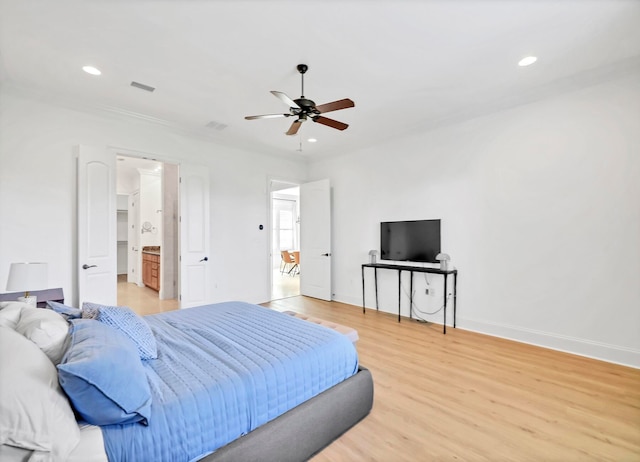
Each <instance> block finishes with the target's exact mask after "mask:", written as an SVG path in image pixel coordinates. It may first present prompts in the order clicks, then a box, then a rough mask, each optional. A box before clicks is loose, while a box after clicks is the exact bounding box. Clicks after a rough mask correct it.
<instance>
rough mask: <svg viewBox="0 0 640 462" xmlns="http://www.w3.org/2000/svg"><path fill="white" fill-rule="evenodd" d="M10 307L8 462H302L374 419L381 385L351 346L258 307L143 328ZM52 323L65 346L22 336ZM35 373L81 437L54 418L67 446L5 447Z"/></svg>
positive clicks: (89, 311) (208, 309)
mask: <svg viewBox="0 0 640 462" xmlns="http://www.w3.org/2000/svg"><path fill="white" fill-rule="evenodd" d="M3 305H4V306H3ZM7 305H10V304H7V303H4V304H3V303H0V326H2V327H0V339H1V340H2V345H1V346H0V352H2V353H1V354H2V357H1V358H0V359H2V361H3V362H2V368H3V376H2V379H1V380H2V385H3V387H2V389H1V390H0V391H1V392H2V394H3V396H2V400H1V401H2V406H3V409H1V411H2V417H0V424H1V425H2V426H0V437H1V438H2V440H1V441H0V443H2V447H0V458H1V459H2V460H5V459H7V460H33V461H35V460H56V456H58V455H62V456H63V457H64V458H65V459H69V460H95V461H99V460H109V461H111V462H113V461H120V460H123V461H124V460H154V461H160V460H172V461H173V460H184V461H191V460H201V461H207V462H214V461H215V462H220V461H238V460H242V461H270V460H273V461H303V460H308V459H309V458H310V457H312V456H313V455H314V454H315V453H317V452H319V451H320V450H322V448H324V447H325V446H326V445H328V444H329V443H331V442H332V441H333V440H334V439H336V438H337V437H339V436H340V435H341V434H342V433H344V432H345V431H347V430H348V429H349V428H351V427H352V426H353V425H355V424H356V423H357V422H359V421H360V420H361V419H363V418H364V417H366V416H367V414H368V413H369V411H370V410H371V407H372V403H373V382H372V378H371V374H370V373H369V371H368V370H367V369H366V368H364V367H362V366H361V365H360V364H359V363H358V358H357V353H356V351H355V347H354V346H353V344H352V342H351V341H350V340H349V339H348V338H347V337H346V336H344V335H342V334H340V333H338V332H335V331H333V330H331V329H327V328H326V327H323V326H320V325H317V324H314V323H310V322H306V321H304V320H300V319H297V318H296V317H294V316H289V315H287V314H283V313H278V312H276V311H273V310H269V309H267V308H263V307H260V306H257V305H251V304H247V303H243V302H228V303H222V304H215V305H207V306H203V307H197V308H190V309H188V310H179V311H175V312H168V313H162V314H158V315H153V316H146V317H144V318H140V317H138V316H137V315H135V314H133V313H132V312H131V311H130V310H128V311H126V310H125V309H123V308H118V307H102V306H99V305H97V306H93V305H88V306H86V307H83V310H82V311H80V310H77V309H75V308H71V307H65V306H64V305H61V304H59V303H57V304H56V303H52V305H51V306H52V308H54V309H53V310H48V309H36V308H31V309H29V310H27V309H24V308H23V309H22V310H17V309H16V305H15V304H13V305H11V306H12V307H13V308H12V310H13V311H12V313H14V314H11V313H10V311H11V310H10V311H6V308H7ZM33 310H36V312H35V313H34V311H33ZM16 311H20V314H19V316H18V317H17V318H16V316H15V312H16ZM45 312H46V317H47V320H46V322H49V323H50V324H51V325H53V319H54V317H56V318H55V324H56V325H58V326H60V329H59V333H58V334H57V340H56V342H57V343H56V342H52V341H51V339H52V338H53V337H56V335H54V334H52V335H49V337H47V338H46V339H44V340H45V341H43V339H42V338H36V337H37V335H34V332H35V331H36V330H37V329H33V328H31V330H29V327H28V326H27V327H25V326H23V325H21V324H22V321H23V318H24V319H25V320H26V321H29V318H30V317H34V316H35V315H38V316H44V313H45ZM123 313H126V316H124V317H125V318H126V322H123V320H122V319H121V318H122V317H123ZM114 314H115V316H114ZM83 316H84V318H83ZM36 317H37V316H36ZM58 318H59V319H58ZM111 318H114V319H115V321H114V319H111ZM3 319H4V321H3ZM60 320H62V321H63V322H64V323H65V325H66V326H67V331H68V332H65V333H64V336H62V335H60V333H62V332H63V330H64V329H62V327H61V326H62V323H60ZM46 322H43V321H42V322H40V326H41V327H42V325H44V324H46ZM118 324H122V325H118ZM131 326H134V327H133V328H132V327H131ZM127 329H129V331H127ZM136 329H141V330H136ZM40 330H43V329H42V328H41V329H40ZM49 330H53V329H52V328H51V327H49ZM114 332H115V334H114ZM30 335H31V338H30ZM41 337H42V335H41ZM60 338H62V341H60ZM123 338H124V340H123ZM140 339H142V341H141V340H140ZM25 341H26V342H27V343H31V345H30V346H27V345H26V344H25V343H24V342H25ZM47 341H48V342H49V344H47ZM38 343H40V344H38ZM53 343H55V344H53ZM45 344H46V345H45ZM34 345H36V348H35V349H34V348H33V346H34ZM123 345H124V346H123ZM154 346H155V349H154V348H153V347H154ZM38 347H39V348H38ZM36 350H37V351H36ZM25 352H26V353H25ZM27 353H28V355H27V356H29V355H30V356H29V357H27V358H23V356H24V355H25V354H27ZM38 353H39V354H41V355H42V354H44V355H46V356H48V358H47V357H46V356H45V359H46V361H48V364H45V361H44V360H43V359H42V356H38ZM16 355H17V356H19V357H20V359H19V360H18V359H16V358H15V357H14V356H16ZM134 356H135V357H134ZM96 358H98V359H99V361H98V363H97V364H98V365H95V364H91V361H93V360H95V359H96ZM142 358H144V359H142ZM127 361H128V362H129V363H130V364H129V366H126V365H123V363H127ZM56 362H58V364H57V368H56V367H55V366H53V364H55V363H56ZM87 362H88V363H90V364H89V366H87V365H86V364H85V363H87ZM18 363H19V364H18ZM32 364H37V365H38V367H37V368H34V367H32V366H30V365H32ZM49 366H51V367H49ZM98 366H99V367H98ZM25 367H26V371H21V368H25ZM30 367H31V369H29V368H30ZM128 367H130V368H128ZM92 368H93V369H95V370H93V369H92ZM35 369H37V370H38V371H42V370H47V371H49V373H51V371H52V370H53V373H54V374H57V375H56V377H55V379H51V377H49V378H48V381H49V382H54V381H55V382H57V383H50V384H49V386H50V388H51V389H52V390H49V394H50V395H51V396H49V397H48V398H46V399H45V401H48V402H50V403H54V404H55V406H57V407H64V405H65V403H67V406H68V405H69V404H68V403H71V406H70V408H72V410H73V411H71V409H69V410H66V411H65V412H60V410H59V409H56V412H55V414H56V417H55V419H62V418H63V417H65V416H66V417H68V416H69V415H71V416H72V417H73V418H74V422H75V420H76V419H79V420H80V421H81V426H80V427H82V428H81V429H80V427H78V424H77V423H76V424H75V425H76V427H78V428H77V429H71V430H68V429H66V427H65V426H63V425H62V424H60V423H56V422H55V421H54V420H51V418H50V419H49V420H50V422H48V424H49V427H50V428H55V429H58V431H59V432H60V433H61V434H60V435H56V434H55V431H54V432H53V434H52V435H51V436H50V438H49V440H50V441H44V443H43V440H41V441H40V443H42V444H40V446H38V445H37V444H34V443H33V442H28V443H25V442H24V441H19V440H20V437H18V436H16V435H11V434H8V430H6V428H7V427H8V425H9V424H8V423H7V422H5V420H6V419H7V417H6V415H9V416H10V415H11V413H12V412H13V410H12V409H6V406H8V403H10V402H16V399H15V397H14V396H7V393H9V394H11V393H14V394H16V393H17V394H19V393H21V392H22V391H23V390H21V388H25V387H24V382H23V380H22V378H21V377H22V376H23V375H29V374H33V373H34V370H35ZM14 370H17V372H15V373H14V372H13V371H14ZM87 370H89V376H87ZM5 371H7V372H8V373H6V374H5ZM96 371H97V372H96ZM105 371H108V373H105ZM116 371H120V373H116ZM94 373H95V374H97V375H96V376H95V377H94V376H91V374H94ZM38 374H40V372H38ZM8 376H10V377H12V378H11V379H7V378H6V377H8ZM141 377H142V380H140V378H141ZM56 379H57V380H56ZM45 381H46V380H45ZM94 381H95V382H97V383H98V385H96V384H94V383H93V382H94ZM5 382H6V383H5ZM87 384H89V385H87ZM56 387H57V388H56ZM87 387H88V388H89V389H90V390H89V391H87ZM27 388H28V387H27ZM94 388H98V390H95V389H94ZM7 390H8V391H7ZM118 392H119V393H118ZM40 394H42V393H40ZM33 395H34V393H31V396H33ZM45 395H46V394H45ZM85 395H86V396H85ZM67 397H68V400H67V399H66V398H67ZM25 399H26V398H25ZM18 401H19V400H18ZM103 401H106V402H105V403H104V405H103ZM25 402H26V401H25ZM114 402H115V405H114ZM96 403H99V404H96ZM44 405H46V403H45V404H44ZM37 412H43V411H42V410H41V409H40V410H37ZM74 414H75V415H74ZM18 418H19V417H18ZM32 420H34V419H32ZM43 420H46V419H43ZM66 420H68V419H66ZM82 421H87V422H89V423H90V424H91V425H87V424H86V423H83V422H82ZM67 424H68V422H67ZM97 428H99V430H100V431H99V432H97V431H96V429H97ZM36 430H38V429H36ZM40 430H41V429H40ZM43 431H44V430H43ZM62 432H64V433H62ZM9 433H10V432H9ZM21 438H23V439H24V436H21ZM76 440H77V441H76ZM60 441H63V442H64V444H62V447H55V446H56V444H57V443H59V442H60ZM20 445H22V446H20ZM18 446H20V448H19V449H18V448H17V447H18ZM100 446H101V447H100ZM3 450H4V452H2V451H3ZM29 457H31V458H32V459H29ZM47 457H49V459H48V458H47Z"/></svg>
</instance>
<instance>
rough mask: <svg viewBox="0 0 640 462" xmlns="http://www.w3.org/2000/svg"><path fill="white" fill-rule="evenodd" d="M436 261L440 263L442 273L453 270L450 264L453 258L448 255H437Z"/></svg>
mask: <svg viewBox="0 0 640 462" xmlns="http://www.w3.org/2000/svg"><path fill="white" fill-rule="evenodd" d="M436 260H438V261H439V262H440V269H441V270H442V271H449V270H451V264H450V263H449V262H450V261H451V257H450V256H449V254H448V253H439V254H438V255H436Z"/></svg>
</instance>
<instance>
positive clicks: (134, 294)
mask: <svg viewBox="0 0 640 462" xmlns="http://www.w3.org/2000/svg"><path fill="white" fill-rule="evenodd" d="M118 305H120V306H128V307H129V308H131V309H132V310H133V311H135V312H136V313H137V314H139V315H140V316H144V315H145V314H155V313H162V312H164V311H171V310H177V309H178V308H180V302H179V301H178V300H175V299H173V300H160V298H159V297H158V292H156V291H155V290H153V289H150V288H149V287H138V286H137V285H136V284H133V283H130V282H127V276H126V275H118Z"/></svg>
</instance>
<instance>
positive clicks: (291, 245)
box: [271, 181, 302, 300]
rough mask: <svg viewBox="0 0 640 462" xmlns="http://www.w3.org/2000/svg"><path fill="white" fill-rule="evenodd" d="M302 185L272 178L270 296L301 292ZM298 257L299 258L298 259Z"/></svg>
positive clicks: (277, 297)
mask: <svg viewBox="0 0 640 462" xmlns="http://www.w3.org/2000/svg"><path fill="white" fill-rule="evenodd" d="M299 251H300V187H299V186H298V185H297V184H293V183H287V182H280V181H272V182H271V299H272V300H277V299H280V298H287V297H294V296H296V295H300V272H301V271H302V264H301V262H300V261H299ZM296 259H298V261H296Z"/></svg>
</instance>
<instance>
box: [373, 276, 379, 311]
mask: <svg viewBox="0 0 640 462" xmlns="http://www.w3.org/2000/svg"><path fill="white" fill-rule="evenodd" d="M373 281H374V285H375V287H376V311H378V268H373Z"/></svg>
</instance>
